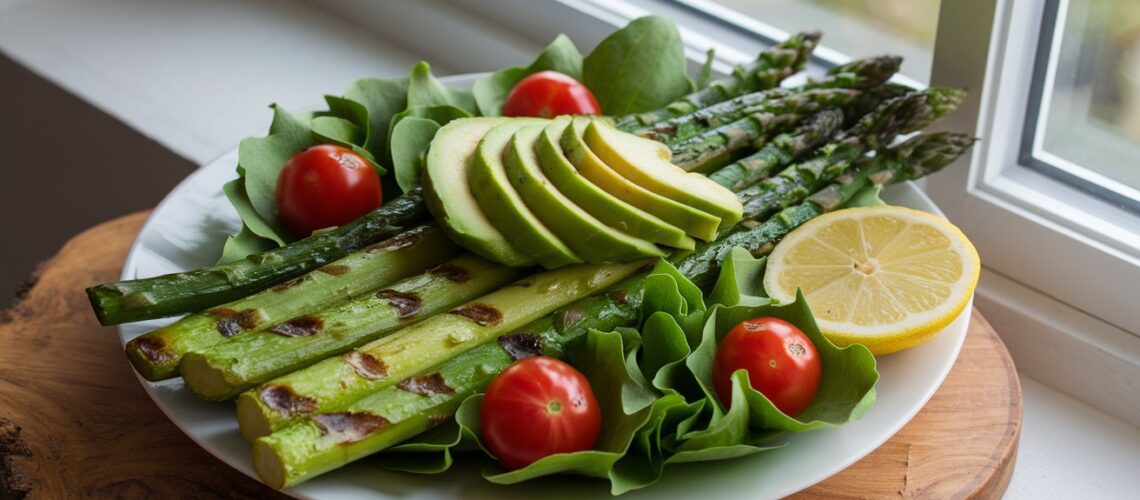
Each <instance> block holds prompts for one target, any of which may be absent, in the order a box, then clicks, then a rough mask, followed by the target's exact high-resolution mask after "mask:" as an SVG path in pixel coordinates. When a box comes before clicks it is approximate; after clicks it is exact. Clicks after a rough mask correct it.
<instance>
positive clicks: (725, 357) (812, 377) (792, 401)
mask: <svg viewBox="0 0 1140 500" xmlns="http://www.w3.org/2000/svg"><path fill="white" fill-rule="evenodd" d="M740 369H744V370H747V371H748V381H749V385H751V386H752V388H753V389H756V390H757V391H760V393H761V394H764V395H765V396H767V397H768V399H769V400H771V401H772V403H773V404H775V405H776V408H778V409H779V410H780V411H782V412H784V413H785V414H787V415H790V416H796V415H797V414H799V413H800V412H801V411H803V409H804V408H807V406H808V404H810V403H811V400H812V398H814V397H815V393H816V392H817V391H818V390H819V379H820V361H819V353H817V352H816V350H815V345H813V344H812V343H811V339H809V338H808V337H807V335H804V334H803V332H801V331H800V330H799V329H798V328H796V327H795V326H792V324H791V323H788V322H787V321H784V320H782V319H778V318H755V319H750V320H748V321H745V322H742V323H740V324H739V325H736V326H735V327H734V328H733V329H732V330H731V331H730V332H728V335H726V336H725V337H724V339H723V340H721V341H720V346H718V347H717V350H716V359H715V360H714V361H713V386H714V387H715V389H716V395H717V397H718V398H720V401H721V403H724V405H725V406H726V407H727V406H730V405H731V404H732V374H733V373H734V372H736V371H737V370H740Z"/></svg>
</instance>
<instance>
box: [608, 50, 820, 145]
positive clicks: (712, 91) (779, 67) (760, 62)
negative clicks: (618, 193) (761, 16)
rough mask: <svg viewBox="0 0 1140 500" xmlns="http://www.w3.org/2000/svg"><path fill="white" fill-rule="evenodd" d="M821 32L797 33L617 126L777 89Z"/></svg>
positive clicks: (648, 121) (643, 123)
mask: <svg viewBox="0 0 1140 500" xmlns="http://www.w3.org/2000/svg"><path fill="white" fill-rule="evenodd" d="M820 36H821V35H820V33H819V32H804V33H797V34H796V35H793V36H792V37H789V38H788V39H787V40H784V41H783V42H780V44H779V45H776V46H775V47H772V48H771V49H769V50H765V51H763V52H761V53H760V54H759V55H758V56H757V57H756V60H755V61H753V62H752V63H750V64H748V65H747V66H743V65H741V66H737V67H735V68H733V71H732V77H731V78H730V79H728V80H718V81H714V82H712V83H710V84H709V86H708V87H705V88H703V89H701V90H698V91H696V92H693V93H691V94H689V95H686V96H684V97H682V98H680V99H678V100H677V101H674V102H672V103H670V104H669V105H667V106H665V107H664V108H661V109H658V110H655V111H650V112H648V113H640V114H634V115H628V116H625V117H623V118H622V119H620V120H618V122H617V127H618V128H620V129H622V130H627V131H628V130H634V129H637V128H640V127H644V126H646V125H652V124H654V123H657V122H660V121H662V120H666V119H669V118H673V117H677V116H681V115H685V114H688V113H692V112H693V111H696V110H698V109H701V108H705V107H708V106H712V105H713V104H716V103H719V102H723V101H726V100H728V99H731V98H733V97H735V96H737V95H740V94H745V93H749V92H757V91H760V90H767V89H770V88H774V87H776V86H777V85H779V84H780V82H781V81H783V79H785V78H787V77H789V76H791V75H793V74H795V73H798V72H799V71H800V70H801V69H803V67H804V64H806V63H807V61H808V59H810V58H811V53H812V51H814V50H815V47H816V45H818V44H819V38H820Z"/></svg>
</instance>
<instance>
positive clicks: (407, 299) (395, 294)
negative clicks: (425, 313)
mask: <svg viewBox="0 0 1140 500" xmlns="http://www.w3.org/2000/svg"><path fill="white" fill-rule="evenodd" d="M376 298H378V299H382V300H387V301H388V305H390V306H392V308H393V309H395V310H396V317H397V318H399V319H407V318H411V317H412V316H415V315H416V314H417V313H419V312H420V309H422V308H423V305H424V303H423V300H421V299H420V296H419V295H417V294H415V293H413V292H400V291H397V290H392V289H384V290H380V291H379V292H376Z"/></svg>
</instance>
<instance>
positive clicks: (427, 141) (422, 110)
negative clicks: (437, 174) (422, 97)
mask: <svg viewBox="0 0 1140 500" xmlns="http://www.w3.org/2000/svg"><path fill="white" fill-rule="evenodd" d="M469 116H472V115H471V113H468V112H467V111H466V110H464V109H462V108H458V107H455V106H452V105H450V104H441V105H437V106H415V107H411V108H408V109H405V110H403V111H401V112H399V113H396V115H395V116H393V117H392V122H391V123H392V125H391V130H389V132H388V137H389V138H390V139H391V144H389V149H388V150H389V153H390V154H391V160H392V169H393V170H394V171H395V181H396V183H397V184H398V185H399V186H400V190H401V191H403V192H405V193H406V192H408V191H410V190H412V189H415V188H417V187H419V185H420V179H421V177H422V176H423V169H424V158H425V157H426V156H427V150H428V146H430V145H431V141H432V139H434V138H435V133H436V131H438V130H439V129H440V127H442V126H444V125H447V123H448V122H450V121H451V120H454V119H456V118H466V117H469Z"/></svg>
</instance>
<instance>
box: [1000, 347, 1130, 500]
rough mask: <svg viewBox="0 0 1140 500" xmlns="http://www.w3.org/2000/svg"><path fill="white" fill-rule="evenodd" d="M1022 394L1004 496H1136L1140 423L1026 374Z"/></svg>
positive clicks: (1022, 380)
mask: <svg viewBox="0 0 1140 500" xmlns="http://www.w3.org/2000/svg"><path fill="white" fill-rule="evenodd" d="M999 333H1000V332H999ZM1021 394H1022V401H1023V406H1022V422H1021V443H1020V447H1019V448H1018V451H1017V465H1016V466H1015V468H1014V470H1013V478H1012V480H1011V481H1010V484H1009V489H1008V490H1006V494H1005V497H1006V498H1010V499H1022V498H1025V499H1030V498H1032V499H1037V498H1135V496H1136V491H1137V488H1138V487H1140V477H1138V476H1137V475H1136V464H1140V428H1138V427H1135V426H1132V425H1130V424H1128V423H1127V422H1125V421H1123V420H1120V419H1118V418H1115V417H1112V416H1110V415H1108V414H1107V413H1104V412H1102V411H1100V410H1097V409H1096V408H1093V407H1091V406H1089V405H1087V404H1085V403H1082V402H1080V401H1077V400H1076V399H1073V398H1071V397H1068V396H1066V395H1064V394H1061V393H1060V392H1057V391H1056V390H1054V389H1051V388H1049V387H1047V386H1045V385H1042V384H1041V383H1040V382H1038V381H1036V380H1034V379H1032V378H1029V377H1027V376H1025V374H1021Z"/></svg>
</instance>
